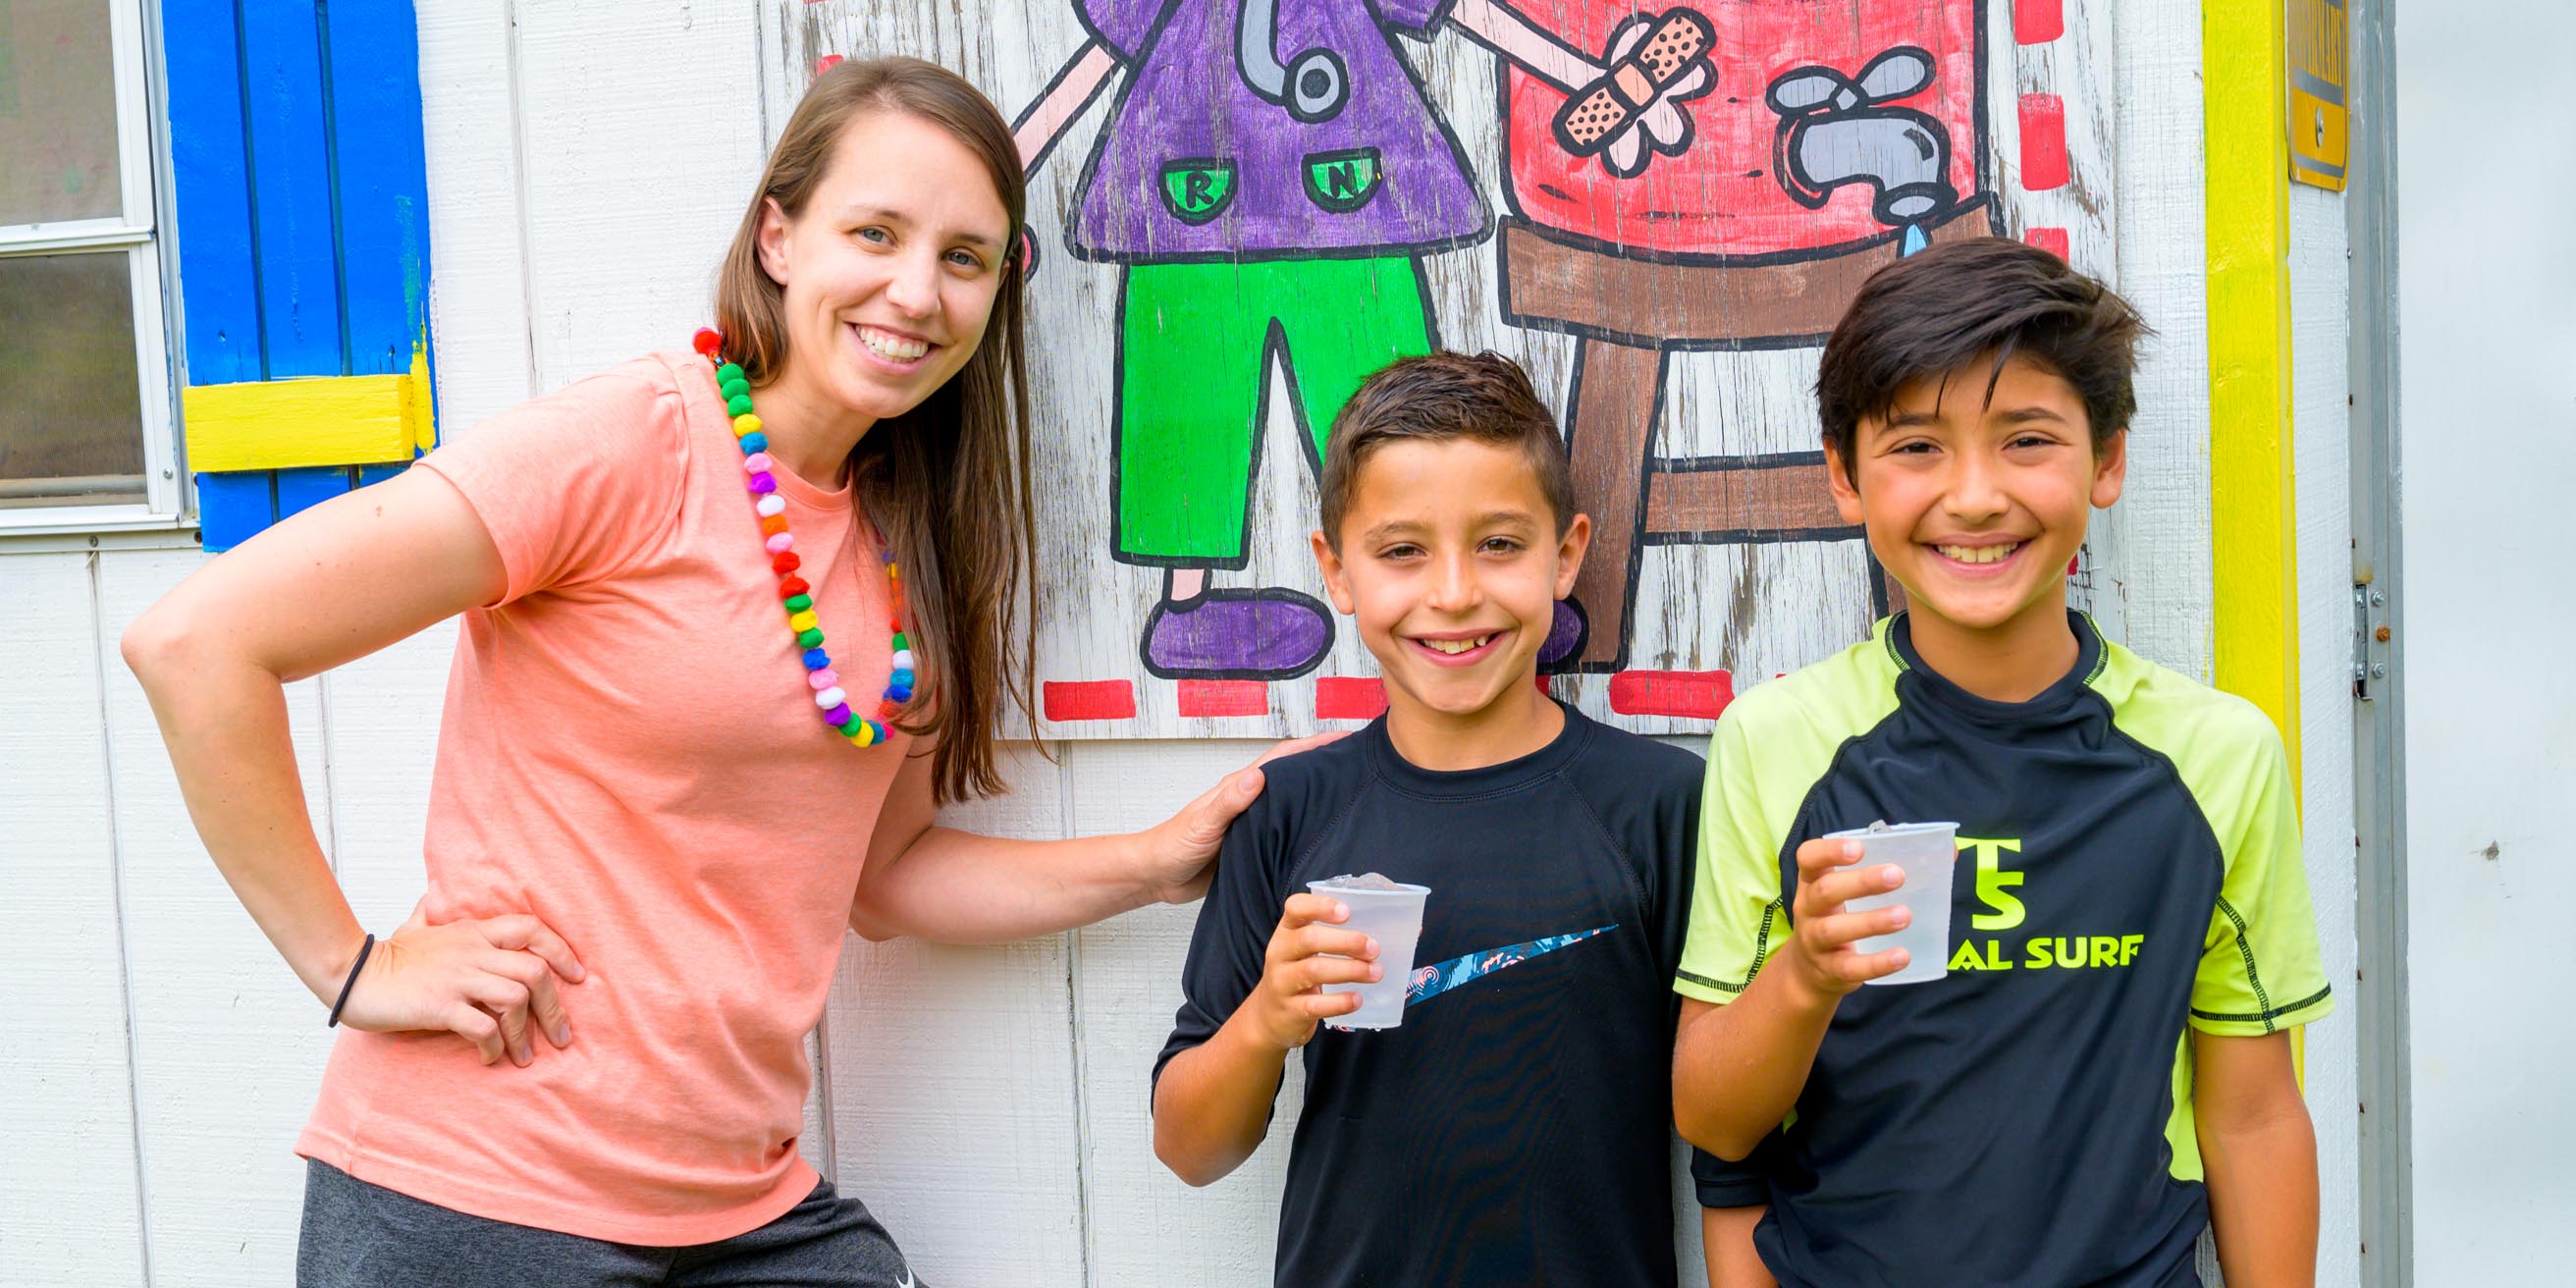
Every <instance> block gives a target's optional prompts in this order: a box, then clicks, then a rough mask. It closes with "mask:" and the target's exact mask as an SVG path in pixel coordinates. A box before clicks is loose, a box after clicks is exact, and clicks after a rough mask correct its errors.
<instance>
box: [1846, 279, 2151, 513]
mask: <svg viewBox="0 0 2576 1288" xmlns="http://www.w3.org/2000/svg"><path fill="white" fill-rule="evenodd" d="M2148 332H2149V329H2148V327H2147V324H2146V321H2145V320H2144V319H2143V318H2140V317H2139V316H2138V311H2137V310H2136V309H2134V308H2131V307H2130V306H2129V302H2128V301H2127V300H2124V299H2121V298H2120V297H2119V296H2118V295H2117V294H2115V293H2114V292H2113V291H2112V290H2111V288H2110V287H2107V286H2104V285H2103V284H2102V283H2100V282H2097V281H2095V280H2093V279H2092V278H2090V277H2087V276H2085V275H2084V274H2082V273H2079V272H2077V271H2075V269H2074V268H2072V267H2070V266H2069V265H2068V264H2067V262H2066V261H2065V260H2062V259H2059V258H2058V257H2057V256H2055V255H2053V254H2051V253H2049V252H2047V251H2044V250H2041V249H2039V248H2038V247H2036V246H2026V245H2023V244H2022V243H2020V242H2017V241H2010V240H2007V239H2005V238H2001V237H1977V238H1971V239H1969V240H1966V241H1957V242H1949V243H1946V244H1943V245H1939V246H1934V247H1932V248H1930V249H1928V250H1924V251H1921V252H1919V253H1917V254H1913V255H1909V256H1907V257H1905V258H1904V259H1900V260H1897V261H1896V262H1895V263H1892V264H1889V265H1888V266H1887V267H1885V268H1882V269H1880V270H1878V271H1877V272H1875V273H1872V274H1870V275H1869V280H1868V281H1866V282H1863V283H1861V288H1860V294H1858V295H1856V296H1854V297H1852V302H1851V307H1850V308H1849V309H1846V310H1844V312H1843V318H1842V321H1841V322H1840V323H1838V324H1837V325H1836V326H1835V327H1834V333H1833V336H1832V338H1830V339H1828V340H1826V341H1825V356H1824V360H1823V362H1822V363H1821V364H1820V365H1819V366H1818V367H1817V369H1816V410H1817V412H1818V413H1819V414H1820V415H1821V416H1822V417H1823V419H1824V423H1825V446H1827V447H1829V448H1832V449H1833V450H1834V452H1835V454H1836V455H1838V456H1840V457H1841V458H1842V462H1843V472H1844V474H1845V475H1846V476H1849V477H1852V478H1853V479H1855V480H1857V478H1858V473H1857V471H1858V469H1859V466H1858V463H1857V462H1856V461H1854V460H1853V448H1854V440H1855V439H1856V438H1858V437H1859V434H1860V422H1861V421H1862V420H1863V419H1865V418H1868V417H1872V416H1876V417H1879V418H1881V419H1884V418H1886V417H1888V416H1890V415H1892V414H1894V412H1895V410H1896V395H1897V391H1898V390H1900V389H1902V388H1904V387H1905V386H1906V385H1907V384H1908V383H1910V382H1912V381H1915V380H1918V379H1922V378H1924V377H1931V378H1934V379H1938V378H1940V377H1941V376H1944V375H1947V374H1949V373H1950V372H1953V371H1956V370H1958V369H1960V368H1961V367H1964V366H1967V365H1968V364H1969V363H1972V362H1976V361H1978V360H1980V359H1985V360H1988V361H1990V362H1991V363H1992V364H1993V374H1992V375H1991V376H1989V377H1988V379H1987V384H1986V390H1987V393H1988V395H1989V396H1991V394H1992V392H1993V389H1994V381H1995V380H1998V379H2001V378H2002V376H2003V369H2004V364H2005V363H2006V362H2008V361H2010V360H2011V359H2013V358H2025V359H2028V360H2030V361H2031V362H2034V363H2037V364H2038V365H2039V366H2041V367H2042V368H2045V369H2046V370H2047V371H2048V372H2050V373H2051V374H2053V375H2055V376H2057V377H2058V378H2059V379H2062V380H2064V381H2065V382H2066V383H2068V384H2069V385H2072V386H2074V387H2075V393H2076V396H2077V397H2078V398H2080V399H2082V400H2083V403H2084V416H2085V419H2087V420H2089V421H2090V422H2092V436H2093V450H2094V453H2095V455H2096V456H2099V455H2100V454H2101V451H2102V449H2103V448H2104V447H2105V446H2107V445H2108V444H2109V443H2110V441H2111V436H2112V435H2114V434H2117V433H2119V432H2120V431H2122V430H2124V429H2127V428H2128V427H2129V418H2130V417H2131V416H2133V415H2136V414H2137V410H2138V397H2137V394H2136V392H2135V391H2134V390H2133V389H2132V388H2131V387H2130V383H2129V381H2130V376H2131V375H2132V374H2133V373H2135V372H2136V371H2137V368H2138V360H2137V343H2138V341H2139V339H2140V338H2142V337H2144V336H2145V335H2147V334H2148Z"/></svg>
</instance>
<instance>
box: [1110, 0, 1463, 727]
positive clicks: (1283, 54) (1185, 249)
mask: <svg viewBox="0 0 2576 1288" xmlns="http://www.w3.org/2000/svg"><path fill="white" fill-rule="evenodd" d="M1078 3H1079V4H1080V7H1081V11H1082V15H1083V19H1084V22H1085V23H1086V25H1087V26H1088V27H1089V28H1090V30H1091V31H1092V32H1093V34H1094V35H1096V36H1097V37H1098V38H1099V40H1100V43H1101V44H1102V45H1104V46H1105V47H1107V48H1108V49H1109V50H1110V51H1111V52H1113V53H1115V54H1116V55H1117V56H1118V57H1119V58H1120V59H1121V60H1122V61H1124V62H1125V63H1126V64H1127V66H1128V68H1129V76H1128V78H1127V81H1126V83H1125V85H1124V86H1122V87H1121V89H1120V91H1119V94H1118V99H1117V104H1116V106H1115V107H1114V108H1113V109H1112V113H1111V116H1110V119H1109V122H1108V124H1107V126H1106V127H1105V128H1104V129H1103V130H1102V131H1101V136H1100V141H1099V144H1098V145H1097V147H1096V148H1095V149H1094V150H1093V152H1092V155H1091V160H1090V163H1089V164H1088V166H1087V167H1086V168H1085V170H1084V172H1083V177H1082V183H1081V189H1080V194H1079V197H1078V200H1079V203H1080V213H1079V214H1078V216H1077V217H1076V220H1075V223H1074V227H1073V228H1072V229H1071V230H1070V242H1071V245H1072V249H1073V253H1074V254H1075V255H1077V256H1079V257H1081V258H1084V259H1090V260H1101V261H1109V262H1114V263H1118V264H1121V265H1124V266H1125V281H1124V284H1123V289H1122V291H1121V299H1120V320H1119V378H1118V386H1119V393H1118V417H1117V425H1116V432H1115V438H1116V443H1117V447H1116V457H1117V475H1116V478H1117V482H1116V491H1117V498H1116V506H1115V511H1114V516H1113V523H1112V533H1113V536H1112V546H1111V549H1112V553H1113V555H1114V556H1115V557H1116V558H1117V559H1119V560H1121V561H1122V562H1126V563H1131V564H1140V565H1145V566H1149V567H1162V568H1170V569H1174V570H1176V573H1175V576H1174V579H1173V580H1172V581H1171V582H1168V583H1167V585H1166V596H1165V598H1164V600H1163V601H1162V602H1161V603H1159V604H1158V605H1157V606H1156V607H1155V608H1154V610H1153V613H1152V615H1151V616H1150V618H1149V619H1148V620H1147V621H1146V623H1145V627H1144V631H1143V637H1142V639H1141V640H1140V642H1139V653H1140V656H1141V658H1142V660H1143V662H1144V665H1145V668H1146V669H1147V670H1148V671H1149V672H1151V673H1153V674H1155V675H1158V676H1164V677H1169V678H1184V677H1194V678H1237V679H1264V680H1268V679H1283V678H1287V677H1290V676H1295V675H1302V674H1304V673H1306V672H1308V671H1311V670H1313V669H1314V668H1315V666H1316V665H1317V664H1318V663H1320V662H1321V661H1322V660H1323V658H1324V655H1325V653H1326V651H1327V650H1328V649H1329V648H1330V647H1331V644H1332V636H1333V626H1332V615H1331V613H1330V611H1329V610H1327V609H1326V608H1325V606H1324V605H1323V604H1321V603H1319V602H1317V601H1316V600H1314V599H1312V598H1311V597H1309V596H1306V595H1303V594H1299V593H1297V592H1295V591H1291V590H1286V589H1282V588H1277V587H1266V588H1227V589H1213V590H1212V589H1206V583H1205V581H1204V580H1202V579H1197V578H1183V577H1181V576H1179V574H1180V573H1185V572H1207V571H1212V570H1240V569H1242V568H1244V567H1245V566H1246V565H1247V564H1248V563H1249V558H1250V556H1249V551H1248V546H1249V538H1250V502H1251V493H1252V476H1253V473H1254V468H1255V463H1256V461H1257V460H1258V446H1259V437H1260V431H1261V427H1262V425H1263V423H1264V421H1265V420H1266V419H1267V407H1266V405H1265V404H1266V402H1267V398H1266V394H1267V391H1268V389H1269V364H1270V362H1271V361H1272V360H1273V358H1274V357H1275V358H1276V360H1277V361H1278V362H1279V364H1280V365H1281V367H1282V368H1283V369H1284V370H1285V372H1286V374H1287V375H1288V377H1289V383H1290V387H1291V388H1292V389H1293V391H1294V395H1295V406H1294V409H1293V410H1294V412H1295V413H1296V415H1297V417H1298V419H1299V420H1300V421H1301V423H1302V425H1303V427H1304V429H1305V430H1306V433H1305V434H1303V435H1301V436H1300V437H1301V440H1302V441H1304V442H1306V443H1307V444H1308V446H1309V449H1310V450H1309V452H1308V453H1307V459H1308V463H1309V464H1310V465H1311V466H1314V467H1317V468H1320V466H1321V463H1322V453H1323V450H1324V437H1325V435H1326V433H1327V431H1328V430H1329V428H1330V426H1331V424H1332V420H1333V417H1334V415H1335V414H1336V413H1337V412H1339V411H1340V410H1341V407H1342V404H1343V403H1344V402H1345V401H1347V400H1348V399H1349V398H1350V396H1351V394H1352V393H1353V392H1354V391H1356V390H1357V389H1358V388H1359V385H1360V382H1361V381H1362V380H1364V379H1366V378H1367V376H1368V375H1369V373H1371V372H1373V371H1375V370H1377V369H1378V368H1379V367H1382V366H1384V365H1386V364H1387V363H1388V362H1390V361H1392V360H1394V359H1396V358H1399V357H1404V356H1408V355H1412V354H1420V353H1426V352H1429V351H1430V349H1431V348H1432V347H1433V335H1432V325H1431V315H1430V310H1429V306H1428V303H1427V291H1426V289H1425V287H1424V282H1423V278H1422V269H1421V263H1420V260H1419V257H1420V256H1421V255H1423V254H1426V253H1428V252H1431V251H1435V250H1440V249H1443V248H1446V247H1452V246H1460V245H1466V244H1470V243H1473V242H1475V241H1477V240H1480V239H1482V238H1483V237H1484V236H1485V235H1486V234H1487V233H1488V232H1489V231H1491V229H1492V226H1493V224H1492V218H1491V212H1490V211H1489V210H1488V209H1487V207H1486V205H1485V202H1484V199H1483V197H1482V196H1481V195H1480V194H1479V193H1478V191H1477V189H1476V186H1475V185H1474V184H1473V183H1472V182H1470V181H1469V179H1468V177H1467V170H1466V166H1465V163H1464V161H1463V159H1462V158H1461V156H1460V153H1459V150H1458V146H1457V143H1456V141H1455V140H1453V139H1451V138H1450V137H1449V135H1448V133H1447V131H1446V130H1445V129H1444V128H1443V126H1442V124H1441V123H1440V120H1439V118H1438V117H1437V116H1436V115H1435V114H1434V113H1433V111H1432V107H1431V103H1430V100H1429V99H1428V98H1427V97H1426V96H1425V94H1424V92H1423V88H1422V86H1421V84H1420V83H1419V82H1418V81H1417V80H1416V79H1415V78H1414V75H1413V72H1412V69H1411V68H1410V67H1409V66H1407V65H1406V63H1405V61H1404V59H1403V58H1402V57H1401V56H1400V55H1399V54H1398V53H1397V51H1396V48H1395V45H1394V43H1393V42H1394V40H1395V37H1396V35H1397V33H1409V34H1412V35H1414V36H1418V37H1426V38H1427V33H1428V28H1429V27H1430V26H1431V25H1432V24H1433V23H1435V22H1436V21H1437V20H1438V18H1439V16H1440V13H1441V11H1442V10H1443V9H1444V8H1445V7H1446V0H1078ZM1176 587H1177V589H1176Z"/></svg>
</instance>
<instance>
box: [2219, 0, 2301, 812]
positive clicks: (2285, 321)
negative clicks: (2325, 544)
mask: <svg viewBox="0 0 2576 1288" xmlns="http://www.w3.org/2000/svg"><path fill="white" fill-rule="evenodd" d="M2282 21H2283V15H2282V7H2281V6H2280V5H2278V4H2257V3H2247V2H2245V0H2216V2H2215V3H2211V4H2207V5H2204V6H2202V8H2201V93H2202V124H2203V129H2204V130H2205V132H2206V136H2205V137H2206V139H2207V145H2208V176H2207V189H2206V193H2207V195H2206V198H2205V209H2206V212H2207V216H2208V218H2207V226H2208V231H2207V237H2208V247H2207V252H2208V274H2209V275H2208V282H2209V513H2210V548H2211V550H2212V552H2213V553H2212V560H2211V563H2212V566H2211V570H2210V572H2211V577H2210V581H2211V592H2212V598H2213V601H2214V603H2213V610H2214V622H2213V625H2214V628H2215V630H2214V633H2215V637H2216V638H2215V641H2214V643H2215V646H2216V647H2215V661H2216V666H2217V675H2216V679H2217V683H2218V687H2219V688H2222V689H2225V690H2227V691H2228V692H2230V693H2234V694H2238V695H2240V696H2242V697H2244V698H2246V699H2247V700H2249V701H2251V702H2253V703H2254V704H2255V705H2256V706H2258V707H2261V708H2262V709H2263V712H2264V714H2265V715H2268V716H2270V717H2271V718H2272V723H2273V725H2274V726H2275V727H2277V728H2278V729H2279V730H2280V731H2281V740H2282V741H2283V742H2284V743H2285V744H2287V745H2288V747H2289V751H2290V780H2291V782H2292V783H2293V784H2296V783H2297V782H2298V781H2299V766H2300V757H2299V606H2298V568H2299V561H2298V508H2297V496H2296V484H2295V479H2294V476H2293V473H2292V468H2291V465H2292V456H2291V406H2292V403H2291V383H2290V265H2289V255H2290V179H2289V167H2290V156H2289V153H2290V148H2289V132H2288V125H2287V121H2286V119H2285V117H2284V112H2285V110H2286V108H2285V106H2284V104H2285V101H2286V95H2287V93H2288V90H2287V88H2286V85H2285V77H2284V73H2283V70H2282V69H2283V67H2284V66H2285V63H2284V61H2283V59H2284V58H2285V56H2286V52H2287V51H2286V49H2285V47H2284V43H2283V41H2284V36H2283V31H2282Z"/></svg>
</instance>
